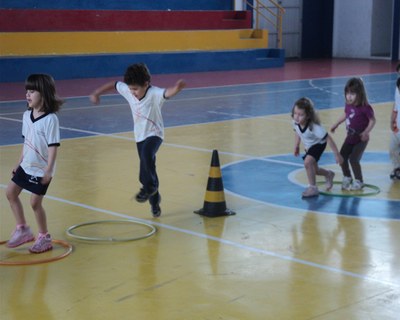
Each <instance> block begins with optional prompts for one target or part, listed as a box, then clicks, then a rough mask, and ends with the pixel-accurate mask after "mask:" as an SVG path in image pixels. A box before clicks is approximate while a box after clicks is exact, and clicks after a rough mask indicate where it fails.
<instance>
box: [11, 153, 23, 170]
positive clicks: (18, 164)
mask: <svg viewBox="0 0 400 320" xmlns="http://www.w3.org/2000/svg"><path fill="white" fill-rule="evenodd" d="M23 159H24V149H23V148H22V151H21V155H20V156H19V159H18V163H17V165H16V166H15V167H14V168H13V170H12V174H13V175H14V174H15V173H16V172H17V169H18V167H19V166H20V164H21V162H22V160H23Z"/></svg>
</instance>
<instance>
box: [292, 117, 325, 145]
mask: <svg viewBox="0 0 400 320" xmlns="http://www.w3.org/2000/svg"><path fill="white" fill-rule="evenodd" d="M293 128H294V130H295V131H296V133H297V134H298V135H299V137H300V139H301V142H302V143H303V145H304V148H305V149H306V150H308V149H309V148H311V147H312V146H313V145H315V144H318V143H319V144H322V143H325V142H326V139H327V136H328V134H327V132H326V130H325V128H324V127H322V126H321V125H319V124H316V123H314V124H313V126H312V130H310V126H309V125H307V126H306V127H305V128H303V129H302V128H301V127H300V125H299V124H297V123H296V122H294V121H293Z"/></svg>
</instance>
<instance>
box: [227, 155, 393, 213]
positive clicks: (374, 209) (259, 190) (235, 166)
mask: <svg viewBox="0 0 400 320" xmlns="http://www.w3.org/2000/svg"><path fill="white" fill-rule="evenodd" d="M366 162H370V163H389V156H388V154H386V153H379V152H366V153H365V154H364V156H363V159H362V163H366ZM319 163H320V165H321V166H324V165H331V164H334V163H335V161H334V157H333V155H332V154H331V153H325V154H323V156H322V157H321V160H320V162H319ZM302 166H303V162H302V160H301V158H298V157H297V158H296V157H294V156H293V155H278V156H271V157H265V158H262V159H261V158H256V159H250V160H246V161H240V162H236V163H231V164H229V165H226V166H224V167H223V168H222V175H223V181H224V188H225V189H226V190H228V191H230V192H232V193H234V194H237V195H239V196H243V197H246V198H249V199H254V200H257V201H261V202H264V203H269V204H273V205H278V206H284V207H292V208H296V209H303V210H310V211H317V212H320V213H326V214H338V215H347V216H353V217H371V218H384V219H400V200H392V199H376V198H372V197H366V196H364V197H357V196H354V197H333V196H329V195H324V194H320V195H319V196H318V197H314V198H309V199H302V198H301V193H302V191H303V190H304V187H302V186H300V185H298V184H295V183H293V182H292V181H290V180H289V179H288V177H289V175H290V174H291V172H293V171H294V170H298V169H301V168H302ZM303 170H304V169H303ZM388 179H389V173H388ZM388 183H390V181H388Z"/></svg>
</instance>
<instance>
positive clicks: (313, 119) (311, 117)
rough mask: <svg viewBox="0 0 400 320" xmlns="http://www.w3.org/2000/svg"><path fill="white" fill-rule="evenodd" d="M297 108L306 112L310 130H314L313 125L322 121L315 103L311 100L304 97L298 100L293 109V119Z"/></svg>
mask: <svg viewBox="0 0 400 320" xmlns="http://www.w3.org/2000/svg"><path fill="white" fill-rule="evenodd" d="M295 107H297V108H298V109H300V110H304V112H305V114H306V118H307V123H308V125H309V126H310V129H312V125H313V124H314V123H316V124H320V120H319V117H318V113H317V112H316V110H315V109H314V103H313V102H312V100H311V99H309V98H306V97H303V98H300V99H299V100H297V101H296V102H295V103H294V105H293V107H292V118H293V115H294V108H295Z"/></svg>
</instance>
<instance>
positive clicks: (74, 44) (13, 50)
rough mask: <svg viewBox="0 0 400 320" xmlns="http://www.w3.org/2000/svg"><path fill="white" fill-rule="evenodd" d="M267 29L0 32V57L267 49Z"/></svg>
mask: <svg viewBox="0 0 400 320" xmlns="http://www.w3.org/2000/svg"><path fill="white" fill-rule="evenodd" d="M267 44H268V31H267V30H249V29H243V30H241V29H239V30H207V31H204V30H201V31H144V32H128V31H127V32H10V33H0V56H3V57H4V56H39V55H69V54H98V53H130V52H132V53H143V52H166V51H169V52H173V51H196V50H199V51H202V50H237V49H258V48H263V49H264V48H267Z"/></svg>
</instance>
